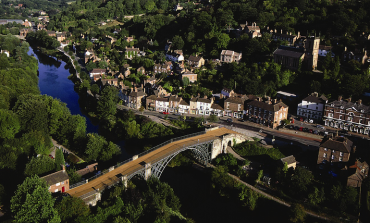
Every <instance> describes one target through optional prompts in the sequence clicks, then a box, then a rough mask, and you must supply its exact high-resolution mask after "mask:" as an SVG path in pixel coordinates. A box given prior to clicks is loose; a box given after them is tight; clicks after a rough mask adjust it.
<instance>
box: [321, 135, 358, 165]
mask: <svg viewBox="0 0 370 223" xmlns="http://www.w3.org/2000/svg"><path fill="white" fill-rule="evenodd" d="M352 149H354V145H353V142H352V141H351V140H349V139H347V138H345V137H340V136H336V137H326V138H324V139H323V141H322V142H321V144H320V148H319V153H318V156H317V164H332V165H334V164H336V166H339V167H344V164H342V163H346V162H348V161H349V157H350V155H351V151H352Z"/></svg>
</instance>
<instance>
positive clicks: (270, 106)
mask: <svg viewBox="0 0 370 223" xmlns="http://www.w3.org/2000/svg"><path fill="white" fill-rule="evenodd" d="M247 104H248V105H251V106H253V107H257V108H261V109H263V110H266V111H271V112H276V111H279V110H280V108H281V107H284V108H287V107H288V106H287V105H286V104H284V103H283V102H279V103H276V104H267V103H265V102H263V101H256V100H254V101H250V102H248V103H247Z"/></svg>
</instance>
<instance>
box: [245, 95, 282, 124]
mask: <svg viewBox="0 0 370 223" xmlns="http://www.w3.org/2000/svg"><path fill="white" fill-rule="evenodd" d="M288 108H289V107H288V106H287V105H286V104H284V103H283V102H282V101H277V99H274V100H272V101H271V100H270V99H267V100H266V101H262V98H260V97H259V98H257V99H256V100H253V101H249V102H247V105H246V106H245V107H244V112H245V115H246V117H247V118H248V119H249V120H251V121H254V122H256V123H261V124H264V125H267V126H269V127H272V128H276V127H277V126H279V125H280V124H281V121H282V120H284V119H287V117H288Z"/></svg>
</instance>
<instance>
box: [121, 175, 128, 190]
mask: <svg viewBox="0 0 370 223" xmlns="http://www.w3.org/2000/svg"><path fill="white" fill-rule="evenodd" d="M121 181H122V184H123V186H124V187H125V189H126V188H127V182H128V179H127V175H125V176H122V177H121Z"/></svg>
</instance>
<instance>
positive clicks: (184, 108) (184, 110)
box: [179, 99, 190, 114]
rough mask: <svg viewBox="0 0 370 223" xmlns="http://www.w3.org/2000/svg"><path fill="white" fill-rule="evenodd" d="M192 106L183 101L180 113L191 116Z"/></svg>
mask: <svg viewBox="0 0 370 223" xmlns="http://www.w3.org/2000/svg"><path fill="white" fill-rule="evenodd" d="M189 109H190V105H189V103H187V102H186V101H185V100H184V99H183V100H181V102H180V105H179V113H182V114H189Z"/></svg>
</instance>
